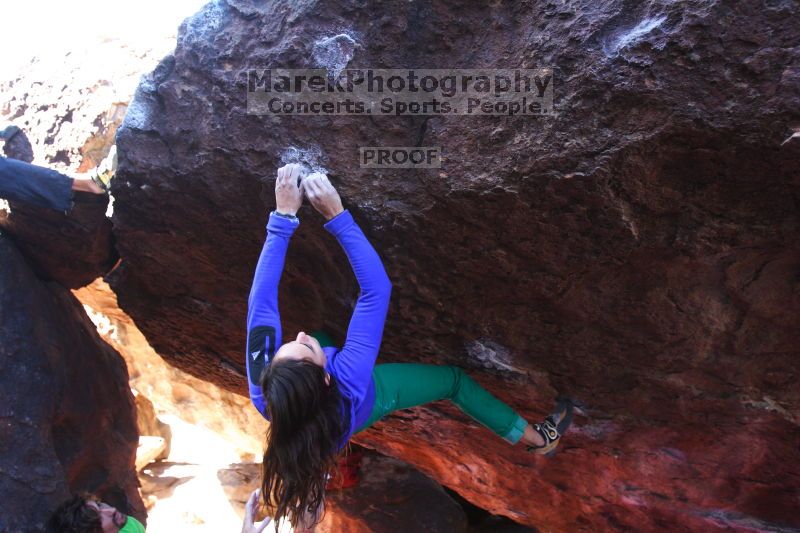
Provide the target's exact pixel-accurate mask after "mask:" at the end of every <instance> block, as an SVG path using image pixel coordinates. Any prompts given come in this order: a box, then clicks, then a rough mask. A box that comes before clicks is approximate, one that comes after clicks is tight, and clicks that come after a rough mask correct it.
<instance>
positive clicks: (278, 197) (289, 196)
mask: <svg viewBox="0 0 800 533" xmlns="http://www.w3.org/2000/svg"><path fill="white" fill-rule="evenodd" d="M302 171H303V166H302V165H299V164H297V163H291V164H288V165H284V166H282V167H281V168H279V169H278V177H277V178H276V179H275V210H276V211H277V212H278V213H281V214H283V215H292V216H294V215H296V214H297V210H298V209H300V206H301V205H303V182H304V180H303V179H302V177H301V174H302Z"/></svg>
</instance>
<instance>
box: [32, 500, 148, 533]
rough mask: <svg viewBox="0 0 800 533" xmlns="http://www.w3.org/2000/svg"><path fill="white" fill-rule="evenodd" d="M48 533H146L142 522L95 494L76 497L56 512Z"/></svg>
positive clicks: (52, 516) (51, 517) (51, 519)
mask: <svg viewBox="0 0 800 533" xmlns="http://www.w3.org/2000/svg"><path fill="white" fill-rule="evenodd" d="M47 532H48V533H145V529H144V526H143V525H142V523H141V522H139V521H138V520H136V519H135V518H134V517H132V516H128V515H126V514H124V513H121V512H120V511H118V510H117V509H116V508H115V507H112V506H111V505H108V504H107V503H104V502H102V501H100V499H99V498H97V497H96V496H93V495H91V494H86V493H81V494H76V495H75V496H73V497H72V498H70V499H69V500H67V501H65V502H64V503H62V504H61V505H59V506H58V508H57V509H56V510H55V511H54V512H53V514H52V515H51V516H50V520H49V521H48V522H47Z"/></svg>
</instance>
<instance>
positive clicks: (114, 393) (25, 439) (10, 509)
mask: <svg viewBox="0 0 800 533" xmlns="http://www.w3.org/2000/svg"><path fill="white" fill-rule="evenodd" d="M0 338H1V339H2V342H0V390H2V391H3V392H2V402H0V410H1V411H0V490H1V491H2V498H0V531H8V532H12V531H13V532H16V531H41V530H42V527H43V525H44V521H45V520H47V517H48V513H49V512H50V511H51V510H52V509H54V508H55V507H56V506H57V505H58V504H59V503H61V501H62V500H63V499H65V498H66V497H68V496H69V494H70V493H71V492H77V491H89V492H94V493H97V494H99V495H100V496H101V497H102V498H103V499H104V500H105V501H108V502H109V503H112V504H113V505H117V506H120V508H123V509H124V507H122V505H124V504H125V502H126V500H127V502H128V503H129V504H130V510H129V513H130V514H133V515H134V516H136V517H137V518H139V519H140V520H144V506H143V504H142V501H141V498H140V497H139V492H138V490H137V488H138V481H137V479H136V473H135V471H134V468H133V464H134V459H135V456H136V445H137V441H138V433H137V429H136V411H135V407H134V403H133V397H132V395H131V392H130V389H129V388H128V373H127V371H126V369H125V363H124V362H123V360H122V358H121V357H120V356H119V354H118V353H117V352H116V351H114V350H113V349H112V348H111V347H110V346H109V345H108V344H106V343H105V342H103V340H101V339H100V337H99V336H98V335H97V332H96V331H95V328H94V325H93V324H92V323H91V321H89V319H88V318H87V316H86V314H85V313H84V311H83V309H82V307H81V305H80V304H79V303H78V301H77V300H76V299H75V297H74V296H72V294H71V293H70V292H69V291H68V290H67V289H65V288H63V287H61V286H60V285H58V284H56V283H43V282H42V281H40V280H39V279H38V278H36V276H35V275H34V274H33V272H32V271H31V269H30V268H29V267H28V266H27V264H26V263H25V260H24V259H23V257H22V255H21V254H20V252H19V251H18V250H17V249H16V248H15V246H14V244H13V243H12V242H11V241H10V239H9V238H8V237H7V236H6V235H3V234H2V233H0Z"/></svg>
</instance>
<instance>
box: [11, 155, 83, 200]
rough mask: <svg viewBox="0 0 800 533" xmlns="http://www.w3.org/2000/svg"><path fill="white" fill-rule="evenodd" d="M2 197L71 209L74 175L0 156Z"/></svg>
mask: <svg viewBox="0 0 800 533" xmlns="http://www.w3.org/2000/svg"><path fill="white" fill-rule="evenodd" d="M0 198H5V199H6V200H11V201H12V202H24V203H26V204H30V205H35V206H37V207H45V208H49V209H56V210H58V211H69V210H70V209H71V208H72V178H70V177H69V176H66V175H64V174H61V173H60V172H56V171H55V170H52V169H49V168H45V167H40V166H37V165H31V164H30V163H25V162H24V161H17V160H16V159H7V158H5V157H0Z"/></svg>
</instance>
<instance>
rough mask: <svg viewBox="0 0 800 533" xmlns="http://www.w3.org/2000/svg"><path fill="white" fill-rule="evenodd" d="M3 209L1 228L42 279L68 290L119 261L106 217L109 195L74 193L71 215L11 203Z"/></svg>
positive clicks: (95, 276)
mask: <svg viewBox="0 0 800 533" xmlns="http://www.w3.org/2000/svg"><path fill="white" fill-rule="evenodd" d="M10 207H11V210H10V212H9V211H5V210H0V229H3V230H5V231H7V232H8V234H9V235H10V236H11V238H12V239H14V242H15V243H16V245H17V248H19V250H20V251H21V252H22V254H23V255H24V256H25V259H26V260H27V261H28V264H29V265H31V267H32V268H33V269H34V271H35V272H36V274H37V276H39V277H40V278H41V279H45V280H52V281H57V282H59V283H60V284H62V285H63V286H65V287H68V288H78V287H83V286H84V285H88V284H89V283H91V282H92V280H94V279H96V278H97V277H99V276H102V275H103V274H105V273H106V272H108V271H109V270H111V269H112V268H113V267H114V265H115V264H116V262H117V261H118V259H119V256H118V255H117V251H116V249H115V248H114V239H113V237H112V235H111V220H109V219H108V218H106V208H107V207H108V197H107V196H105V195H102V196H101V195H95V194H90V193H75V195H74V206H73V208H72V210H70V211H69V213H61V212H59V211H54V210H52V209H44V208H41V207H36V206H29V205H24V204H21V203H19V202H11V203H10Z"/></svg>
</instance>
